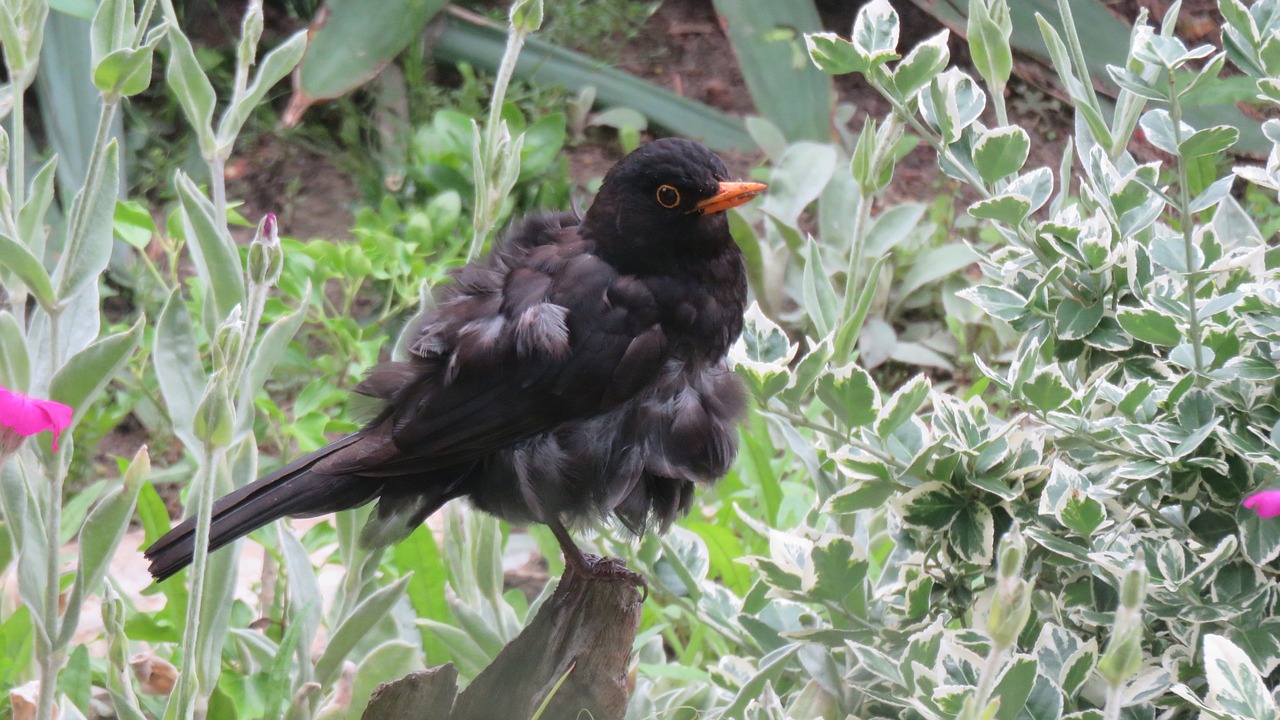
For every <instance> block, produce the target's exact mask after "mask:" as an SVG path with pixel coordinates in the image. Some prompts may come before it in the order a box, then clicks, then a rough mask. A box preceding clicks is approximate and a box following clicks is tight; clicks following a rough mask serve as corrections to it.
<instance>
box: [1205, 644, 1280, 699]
mask: <svg viewBox="0 0 1280 720" xmlns="http://www.w3.org/2000/svg"><path fill="white" fill-rule="evenodd" d="M1204 671H1205V677H1206V679H1207V680H1208V682H1209V691H1208V694H1207V695H1206V697H1205V702H1206V703H1207V704H1208V705H1209V707H1212V708H1217V709H1220V710H1223V711H1224V712H1226V713H1228V714H1230V715H1231V716H1233V717H1247V718H1256V719H1257V720H1275V718H1277V717H1280V713H1277V710H1276V704H1275V700H1273V699H1272V697H1271V692H1270V691H1269V690H1268V689H1267V686H1266V684H1265V683H1264V682H1263V680H1262V677H1261V676H1260V675H1259V673H1258V669H1257V668H1255V667H1254V666H1253V663H1252V662H1251V661H1250V660H1249V656H1248V655H1246V654H1245V653H1244V651H1243V650H1241V649H1240V648H1238V647H1236V645H1235V644H1234V643H1232V642H1231V641H1230V640H1228V639H1227V638H1225V637H1223V636H1221V635H1214V634H1208V635H1205V636H1204Z"/></svg>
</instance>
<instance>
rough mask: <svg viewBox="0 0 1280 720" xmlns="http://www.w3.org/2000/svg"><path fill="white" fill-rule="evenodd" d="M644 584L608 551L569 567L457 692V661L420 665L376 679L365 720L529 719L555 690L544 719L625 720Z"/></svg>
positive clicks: (365, 712)
mask: <svg viewBox="0 0 1280 720" xmlns="http://www.w3.org/2000/svg"><path fill="white" fill-rule="evenodd" d="M640 587H641V583H640V580H639V577H638V576H637V575H635V574H634V573H632V572H631V571H630V570H628V569H627V568H626V566H625V565H622V564H621V563H620V562H618V561H616V560H613V559H610V558H605V559H601V560H598V561H596V563H595V565H594V567H593V571H592V572H591V573H590V574H587V575H584V574H582V573H579V572H577V571H575V570H574V569H573V568H572V566H570V567H569V568H566V570H565V574H564V576H563V577H562V578H560V584H559V585H557V586H556V589H555V591H554V592H553V593H552V595H551V597H550V598H548V599H547V601H546V602H545V603H543V605H542V607H541V608H540V609H539V610H538V614H537V615H536V616H535V617H534V618H533V622H531V623H529V625H528V626H527V627H526V628H525V629H524V630H523V631H522V632H521V633H520V634H519V635H518V636H516V638H515V639H514V640H512V641H511V642H510V643H508V644H507V646H506V647H505V648H503V649H502V652H500V653H498V657H496V658H495V659H494V661H493V662H492V663H491V664H490V665H489V667H487V668H485V669H484V671H483V672H481V673H480V675H479V676H477V677H476V679H475V680H474V681H473V682H472V683H471V684H470V685H469V686H467V689H466V690H465V691H463V692H462V694H460V695H459V694H458V685H457V681H458V672H457V670H456V669H454V667H453V665H451V664H449V665H442V666H440V667H435V668H431V669H429V670H422V671H419V672H415V673H412V674H410V675H408V676H406V677H403V678H401V679H399V680H395V681H393V682H389V683H385V684H383V685H381V686H379V688H378V689H377V690H375V691H374V693H373V697H372V698H371V699H370V700H369V707H368V708H367V709H366V710H365V711H364V715H363V716H361V717H362V720H405V719H413V718H420V719H421V720H494V719H495V718H503V719H504V720H528V718H531V717H533V714H534V713H535V712H537V710H538V708H539V707H540V706H541V705H542V702H543V700H544V699H545V698H546V697H547V695H548V694H550V693H551V691H552V690H553V689H555V695H554V696H553V697H552V699H551V702H550V704H549V705H548V706H547V709H546V710H545V711H544V712H543V714H542V720H577V718H592V719H593V720H622V716H623V715H624V714H625V713H626V709H627V700H628V699H629V698H630V695H631V682H630V680H629V678H628V673H627V671H628V667H629V665H630V662H631V645H632V643H633V642H634V641H635V637H636V630H637V629H638V628H639V626H640V606H641V604H642V602H643V600H642V599H641V596H640V590H639V588H640ZM566 673H567V674H568V675H567V677H566ZM562 677H563V678H565V679H564V683H563V684H562V685H560V687H559V688H558V689H556V688H555V686H556V683H558V682H560V679H561V678H562Z"/></svg>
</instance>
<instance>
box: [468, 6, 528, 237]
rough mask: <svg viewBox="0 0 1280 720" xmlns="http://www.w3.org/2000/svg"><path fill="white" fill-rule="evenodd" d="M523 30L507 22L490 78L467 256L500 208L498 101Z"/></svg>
mask: <svg viewBox="0 0 1280 720" xmlns="http://www.w3.org/2000/svg"><path fill="white" fill-rule="evenodd" d="M526 35H527V33H525V32H524V31H522V30H519V29H517V28H516V27H515V25H512V26H511V29H510V32H508V33H507V47H506V49H505V50H503V52H502V64H500V65H499V66H498V74H497V76H496V77H495V78H494V81H493V97H492V98H491V99H490V101H489V119H488V120H487V121H486V122H485V127H484V137H483V138H481V141H480V153H479V154H480V157H477V158H473V159H472V161H473V162H476V163H480V164H481V165H482V167H483V169H484V177H483V180H482V181H481V182H478V183H476V203H475V206H476V209H475V215H474V218H475V220H474V222H473V223H472V228H471V249H470V250H469V251H468V252H467V259H468V260H471V259H474V258H475V257H476V256H477V255H479V254H480V248H482V247H484V241H485V239H486V238H488V237H489V232H490V231H491V230H493V226H494V224H495V223H496V221H497V216H498V213H499V212H500V211H501V209H502V201H503V198H501V197H496V195H497V193H496V192H495V189H496V188H497V186H498V185H499V182H498V179H497V173H498V172H499V171H498V169H497V168H495V167H494V165H495V163H496V162H497V148H498V129H499V128H500V127H502V104H503V102H505V100H506V97H507V86H508V85H510V84H511V75H512V73H514V72H515V69H516V60H518V59H519V58H520V49H521V48H522V47H524V39H525V36H526Z"/></svg>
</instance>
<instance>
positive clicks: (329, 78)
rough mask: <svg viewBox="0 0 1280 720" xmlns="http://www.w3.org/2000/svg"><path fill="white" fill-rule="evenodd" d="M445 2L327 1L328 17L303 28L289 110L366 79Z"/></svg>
mask: <svg viewBox="0 0 1280 720" xmlns="http://www.w3.org/2000/svg"><path fill="white" fill-rule="evenodd" d="M445 4H446V3H445V0H384V1H382V2H377V3H367V2H362V0H328V2H327V3H326V4H325V6H326V7H327V8H328V10H329V12H328V14H327V15H326V16H325V17H324V18H323V20H321V21H319V22H316V23H313V24H312V26H311V28H310V30H309V38H308V41H307V48H306V55H305V56H304V57H303V58H302V64H301V65H300V66H299V67H298V79H297V88H296V91H297V95H296V96H295V97H294V99H293V100H291V101H290V105H291V107H292V106H294V105H295V104H298V103H302V102H305V105H310V104H311V103H312V102H315V101H317V100H330V99H333V98H336V97H341V96H343V95H345V94H347V93H349V92H351V91H352V90H354V89H356V88H358V87H360V86H361V85H363V84H365V83H366V82H368V81H370V80H372V79H373V77H374V76H375V75H377V74H378V73H379V72H380V71H381V70H382V68H383V67H385V66H386V65H387V63H389V62H391V60H392V59H394V58H395V56H397V55H399V54H400V52H401V51H403V50H404V49H405V48H406V47H408V46H409V43H411V42H413V40H414V39H415V38H418V37H419V36H421V34H422V28H423V27H424V26H425V25H426V24H427V21H428V20H430V19H431V18H432V17H434V16H435V15H436V13H438V12H439V11H440V9H441V8H443V7H444V6H445ZM286 72H287V71H286ZM304 99H305V100H304ZM255 104H256V103H255ZM299 114H300V113H299Z"/></svg>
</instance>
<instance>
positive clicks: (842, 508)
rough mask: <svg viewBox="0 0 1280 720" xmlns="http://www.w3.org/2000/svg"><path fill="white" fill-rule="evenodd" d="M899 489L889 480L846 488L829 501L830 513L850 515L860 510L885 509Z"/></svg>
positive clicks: (873, 481) (867, 482)
mask: <svg viewBox="0 0 1280 720" xmlns="http://www.w3.org/2000/svg"><path fill="white" fill-rule="evenodd" d="M896 491H897V488H896V487H895V486H894V485H893V483H891V482H889V481H887V480H868V481H866V482H863V483H861V484H859V485H854V486H851V487H847V488H844V489H842V490H840V491H839V492H837V493H836V494H835V495H832V496H831V498H830V499H829V500H828V501H827V507H828V509H829V510H830V512H833V513H835V514H837V515H848V514H852V513H855V512H858V511H860V510H870V509H871V508H879V507H883V506H884V503H885V501H886V500H888V499H889V498H891V497H893V494H894V493H895V492H896Z"/></svg>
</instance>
